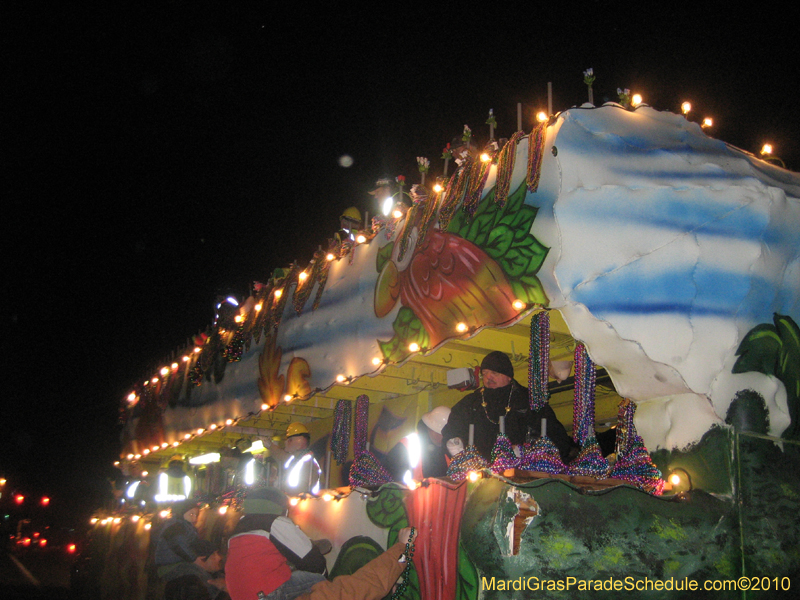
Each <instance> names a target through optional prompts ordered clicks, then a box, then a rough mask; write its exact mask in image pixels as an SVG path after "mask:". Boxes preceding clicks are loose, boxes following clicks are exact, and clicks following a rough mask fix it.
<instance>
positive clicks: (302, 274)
mask: <svg viewBox="0 0 800 600" xmlns="http://www.w3.org/2000/svg"><path fill="white" fill-rule="evenodd" d="M297 278H298V279H299V280H300V281H305V280H306V279H308V273H306V272H305V271H300V274H299V275H298V276H297Z"/></svg>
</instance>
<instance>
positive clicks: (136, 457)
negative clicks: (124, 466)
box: [133, 454, 142, 460]
mask: <svg viewBox="0 0 800 600" xmlns="http://www.w3.org/2000/svg"><path fill="white" fill-rule="evenodd" d="M133 458H135V459H136V460H139V459H140V458H142V455H141V454H134V455H133Z"/></svg>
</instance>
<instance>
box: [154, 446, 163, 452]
mask: <svg viewBox="0 0 800 600" xmlns="http://www.w3.org/2000/svg"><path fill="white" fill-rule="evenodd" d="M160 449H161V446H153V448H152V450H153V452H156V451H158V450H160Z"/></svg>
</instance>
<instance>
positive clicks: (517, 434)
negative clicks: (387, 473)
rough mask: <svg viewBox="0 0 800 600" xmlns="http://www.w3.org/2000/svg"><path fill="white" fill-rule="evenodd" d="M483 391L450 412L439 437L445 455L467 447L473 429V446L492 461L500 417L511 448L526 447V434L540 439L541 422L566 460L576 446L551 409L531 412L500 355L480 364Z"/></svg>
mask: <svg viewBox="0 0 800 600" xmlns="http://www.w3.org/2000/svg"><path fill="white" fill-rule="evenodd" d="M481 379H483V387H482V388H480V389H479V390H477V391H475V392H472V393H471V394H469V395H468V396H465V397H464V398H462V399H461V400H460V401H459V402H458V403H457V404H456V405H455V406H454V407H453V409H452V410H451V412H450V418H449V419H448V421H447V425H445V427H444V429H442V436H443V437H444V439H445V440H447V447H448V451H450V453H451V454H453V455H455V454H457V453H458V451H459V450H460V449H462V448H463V447H465V446H466V445H467V443H468V436H469V426H470V424H473V425H474V426H475V434H474V444H475V447H476V448H477V449H478V452H480V453H481V454H482V455H483V456H484V458H486V460H491V452H492V447H493V446H494V443H495V441H496V440H497V435H498V434H499V433H500V417H505V432H506V435H507V436H508V439H509V440H510V441H511V443H512V444H513V445H514V446H518V445H521V444H523V443H525V438H526V436H527V435H528V434H529V432H530V435H531V436H532V437H533V438H536V437H539V436H540V435H541V426H542V419H546V420H547V432H546V433H547V437H549V438H550V440H552V442H553V443H554V444H555V445H556V447H557V448H558V451H559V453H560V454H561V458H562V460H566V459H567V457H568V456H569V453H570V450H571V449H572V448H573V447H575V442H573V440H572V438H570V437H569V436H568V435H567V432H566V430H565V429H564V426H563V425H562V424H561V422H560V421H559V420H558V419H557V418H556V415H555V413H554V412H553V409H552V408H550V405H549V404H546V405H545V406H544V408H543V409H541V410H538V411H534V410H531V408H530V401H529V398H528V390H527V388H525V387H522V386H521V385H520V384H519V383H517V382H516V380H515V379H514V367H513V365H512V364H511V360H510V359H509V358H508V356H506V355H505V354H504V353H502V352H499V351H494V352H490V353H489V354H487V355H486V357H485V358H484V359H483V361H482V362H481Z"/></svg>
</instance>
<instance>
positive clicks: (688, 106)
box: [681, 102, 692, 115]
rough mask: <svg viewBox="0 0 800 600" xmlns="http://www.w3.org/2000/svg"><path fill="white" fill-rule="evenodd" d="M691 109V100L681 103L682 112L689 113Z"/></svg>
mask: <svg viewBox="0 0 800 600" xmlns="http://www.w3.org/2000/svg"><path fill="white" fill-rule="evenodd" d="M690 110H692V104H691V102H684V103H683V104H681V112H683V114H685V115H688V114H689V111H690Z"/></svg>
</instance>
